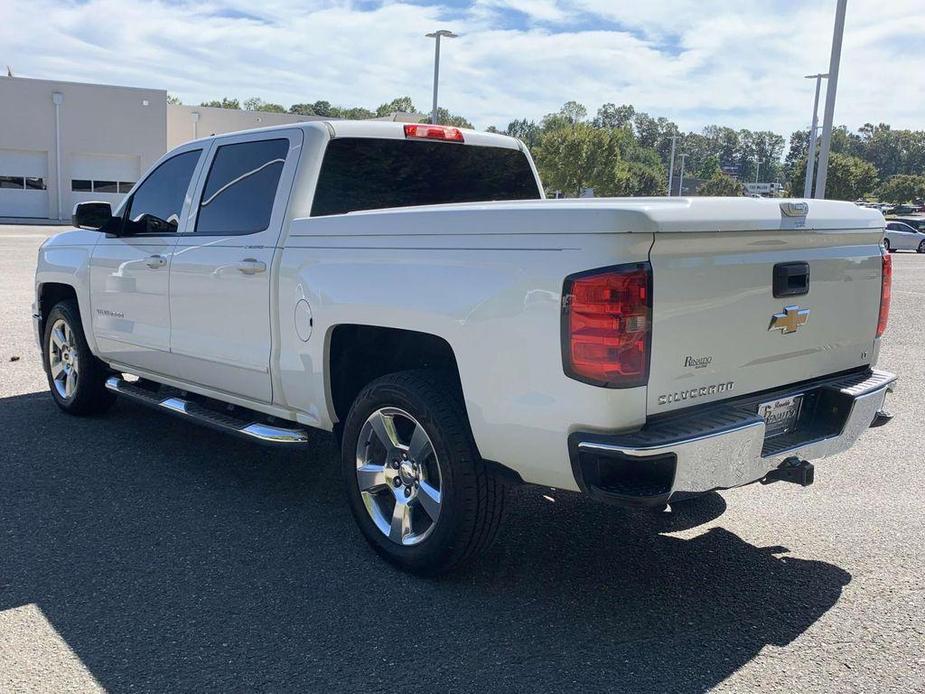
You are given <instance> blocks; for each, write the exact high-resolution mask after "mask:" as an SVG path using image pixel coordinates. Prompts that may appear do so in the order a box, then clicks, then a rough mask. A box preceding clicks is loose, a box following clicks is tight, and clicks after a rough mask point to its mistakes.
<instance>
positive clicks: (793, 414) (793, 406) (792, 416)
mask: <svg viewBox="0 0 925 694" xmlns="http://www.w3.org/2000/svg"><path fill="white" fill-rule="evenodd" d="M802 407H803V396H802V395H794V396H793V397H790V398H779V399H777V400H771V401H770V402H765V403H762V404H761V405H758V416H759V417H761V418H763V419H764V422H765V436H778V435H780V434H787V433H789V432H791V431H793V430H794V429H796V426H797V420H799V418H800V409H801V408H802Z"/></svg>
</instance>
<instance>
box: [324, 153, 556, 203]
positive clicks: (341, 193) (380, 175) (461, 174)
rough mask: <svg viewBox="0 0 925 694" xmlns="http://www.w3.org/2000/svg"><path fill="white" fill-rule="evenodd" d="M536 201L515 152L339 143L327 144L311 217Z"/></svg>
mask: <svg viewBox="0 0 925 694" xmlns="http://www.w3.org/2000/svg"><path fill="white" fill-rule="evenodd" d="M539 197H540V193H539V188H538V187H537V183H536V178H535V177H534V175H533V170H532V169H531V168H530V164H529V162H528V160H527V157H526V155H524V153H523V152H521V151H520V150H516V149H505V148H502V147H477V146H472V145H459V144H451V143H447V142H416V141H408V140H376V139H372V138H342V139H335V140H332V141H331V142H329V143H328V147H327V150H326V152H325V155H324V160H323V162H322V164H321V173H320V174H319V177H318V187H317V190H316V192H315V201H314V204H313V205H312V216H313V217H321V216H324V215H331V214H344V213H345V212H353V211H356V210H376V209H382V208H385V207H411V206H413V205H439V204H444V203H456V202H484V201H490V200H536V199H538V198H539Z"/></svg>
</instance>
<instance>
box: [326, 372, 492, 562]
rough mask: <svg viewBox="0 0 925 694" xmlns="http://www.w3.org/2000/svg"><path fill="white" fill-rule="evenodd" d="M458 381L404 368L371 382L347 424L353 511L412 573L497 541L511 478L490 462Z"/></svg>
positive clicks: (345, 452) (347, 479) (345, 460)
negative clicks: (478, 444)
mask: <svg viewBox="0 0 925 694" xmlns="http://www.w3.org/2000/svg"><path fill="white" fill-rule="evenodd" d="M456 391H457V387H456V385H455V384H454V383H453V381H452V380H450V379H449V378H446V377H444V376H443V374H442V373H441V372H439V371H432V370H420V371H403V372H400V373H395V374H390V375H388V376H384V377H382V378H379V379H377V380H376V381H373V382H372V383H370V384H369V385H368V386H366V388H364V389H363V391H362V392H361V393H360V394H359V395H358V396H357V399H356V401H355V402H354V403H353V406H352V407H351V408H350V413H349V414H348V415H347V419H346V422H345V426H344V437H343V443H342V466H343V477H344V483H345V485H346V491H347V497H348V500H349V503H350V510H351V511H352V512H353V516H354V518H355V519H356V522H357V524H358V525H359V527H360V530H361V531H362V532H363V535H364V536H365V538H366V540H367V541H368V542H369V543H370V545H372V547H373V548H374V549H375V550H376V551H377V552H378V553H379V554H380V555H382V556H383V557H384V558H385V559H387V560H388V561H389V562H391V563H393V564H395V565H397V566H398V567H400V568H402V569H405V570H407V571H411V572H413V573H418V574H425V575H435V574H439V573H443V572H446V571H448V570H450V569H452V568H453V567H455V566H457V565H458V564H460V563H462V562H464V561H466V560H468V559H469V558H471V557H473V556H474V555H475V554H477V553H478V552H479V551H481V550H482V549H483V548H485V547H486V546H487V545H488V544H490V542H491V541H492V540H493V539H494V536H495V534H496V532H497V529H498V526H499V524H500V521H501V516H502V512H503V507H504V495H505V490H504V485H503V483H502V482H501V481H500V480H498V479H496V478H495V477H494V476H492V475H491V473H490V472H489V471H488V470H487V469H486V467H485V465H484V463H483V462H482V461H481V459H480V458H479V456H478V452H477V451H476V448H475V444H474V442H473V440H472V435H471V433H470V431H469V426H468V422H467V420H466V416H465V411H464V409H463V406H462V402H461V399H460V398H459V396H458V395H457V394H456Z"/></svg>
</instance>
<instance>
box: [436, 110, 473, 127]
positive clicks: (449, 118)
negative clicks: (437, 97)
mask: <svg viewBox="0 0 925 694" xmlns="http://www.w3.org/2000/svg"><path fill="white" fill-rule="evenodd" d="M437 123H439V124H440V125H452V126H455V127H457V128H472V127H473V125H472V123H470V122H469V121H468V120H466V119H465V118H463V117H462V116H460V115H457V114H455V113H450V112H449V111H447V110H446V109H445V108H443V106H438V107H437Z"/></svg>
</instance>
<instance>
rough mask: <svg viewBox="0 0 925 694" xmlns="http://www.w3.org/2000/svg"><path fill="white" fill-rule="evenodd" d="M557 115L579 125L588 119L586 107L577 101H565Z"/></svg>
mask: <svg viewBox="0 0 925 694" xmlns="http://www.w3.org/2000/svg"><path fill="white" fill-rule="evenodd" d="M559 113H560V114H561V115H563V116H565V117H566V118H568V119H569V120H570V121H571V122H572V124H577V123H581V122H582V121H583V120H584V119H585V118H587V117H588V109H587V107H586V106H584V105H582V104H579V103H578V102H577V101H566V102H565V103H564V104H562V108H561V109H559Z"/></svg>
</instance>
